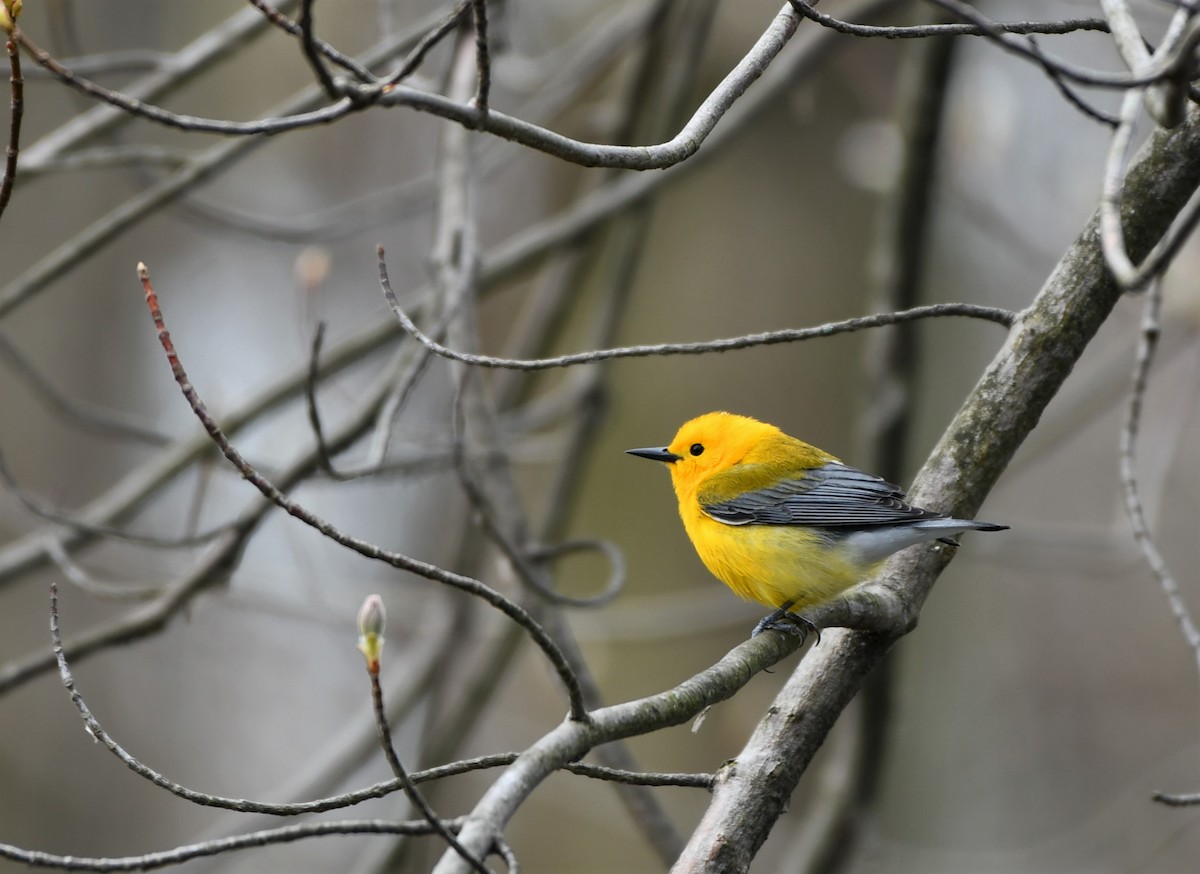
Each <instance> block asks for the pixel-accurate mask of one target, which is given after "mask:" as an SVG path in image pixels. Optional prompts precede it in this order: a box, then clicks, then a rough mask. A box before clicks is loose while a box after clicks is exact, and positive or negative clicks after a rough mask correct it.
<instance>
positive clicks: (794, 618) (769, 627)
mask: <svg viewBox="0 0 1200 874" xmlns="http://www.w3.org/2000/svg"><path fill="white" fill-rule="evenodd" d="M791 606H792V605H791V604H784V605H783V606H782V607H779V608H778V609H776V610H772V611H771V612H770V613H768V614H767V615H766V616H764V617H763V618H762V619H760V620H759V621H758V624H757V625H755V626H754V630H753V631H751V632H750V636H751V637H758V635H760V634H762V633H763V632H764V631H778V632H780V633H782V634H790V635H791V636H792V637H798V638H800V645H801V646H804V641H805V640H807V639H808V635H809V633H810V632H811V633H813V634H815V635H816V636H817V643H820V642H821V629H819V628H817V626H815V625H813V624H812V623H811V622H809V621H808V620H807V619H805V618H804V617H803V616H801V615H799V614H797V613H791V612H789V610H790V608H791Z"/></svg>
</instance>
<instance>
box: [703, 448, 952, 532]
mask: <svg viewBox="0 0 1200 874" xmlns="http://www.w3.org/2000/svg"><path fill="white" fill-rule="evenodd" d="M701 509H703V511H704V512H705V513H706V514H707V515H709V516H711V517H712V518H714V519H716V520H717V521H719V522H724V523H726V524H727V525H801V526H807V527H813V528H838V529H846V528H866V527H872V526H876V525H896V524H899V523H902V522H911V521H914V520H917V519H936V518H939V517H940V515H941V514H939V513H934V512H931V511H929V510H922V509H920V508H917V507H913V506H912V505H911V504H909V503H908V501H907V500H906V498H905V495H904V492H903V491H901V490H900V487H899V486H897V485H894V484H892V483H889V482H888V481H886V480H884V479H882V478H881V477H877V476H872V475H871V474H869V473H863V472H862V471H861V470H856V469H854V468H853V467H848V466H846V465H844V464H841V463H839V462H830V463H828V464H825V465H822V466H821V467H818V468H814V469H812V470H810V471H808V472H806V474H805V475H804V477H802V478H796V479H785V480H782V481H780V482H778V483H775V484H773V485H771V486H768V487H766V488H761V489H756V490H754V491H750V492H745V493H743V494H741V495H738V496H737V497H735V498H729V499H726V500H721V501H713V502H710V503H705V501H704V496H703V495H701Z"/></svg>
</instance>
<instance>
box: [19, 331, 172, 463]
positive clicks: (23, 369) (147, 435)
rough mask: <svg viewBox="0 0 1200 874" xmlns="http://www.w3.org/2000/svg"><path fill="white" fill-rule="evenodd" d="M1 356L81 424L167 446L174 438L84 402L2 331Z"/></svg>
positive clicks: (53, 407)
mask: <svg viewBox="0 0 1200 874" xmlns="http://www.w3.org/2000/svg"><path fill="white" fill-rule="evenodd" d="M0 358H3V359H5V360H7V361H8V363H9V364H10V365H12V368H13V370H14V371H15V372H16V374H17V376H18V377H20V378H21V379H23V380H24V381H25V382H27V383H28V384H29V386H30V388H31V389H33V392H34V395H35V397H37V398H38V399H39V400H41V401H43V402H44V403H45V405H46V406H47V407H49V409H50V410H51V411H53V412H55V413H58V414H59V415H61V416H62V417H63V418H64V419H66V420H67V421H69V422H72V423H74V424H76V425H78V426H79V427H80V428H83V429H86V430H89V431H92V432H94V433H97V434H105V435H107V436H110V437H121V438H126V439H129V440H137V441H140V442H142V443H147V444H149V445H151V446H164V445H166V444H167V443H169V442H170V438H169V437H167V435H165V434H163V433H161V432H159V431H156V430H154V429H153V428H150V427H149V426H148V425H145V424H143V423H141V422H140V421H137V420H136V419H135V418H134V417H133V416H130V415H127V414H122V413H120V412H117V411H114V410H107V409H103V408H99V407H93V406H91V405H88V404H82V403H79V402H77V401H74V400H72V399H71V398H69V397H67V396H66V395H64V394H63V393H62V392H61V391H59V389H58V386H56V385H55V384H54V383H53V382H52V381H51V380H50V378H49V377H48V376H46V374H44V373H42V371H41V369H40V368H39V367H38V365H37V364H35V363H34V362H33V360H32V359H30V357H29V356H28V355H26V354H25V353H24V352H22V351H21V349H20V348H18V347H17V345H16V344H15V343H13V342H12V340H10V339H9V338H8V335H7V334H5V333H4V332H2V331H0Z"/></svg>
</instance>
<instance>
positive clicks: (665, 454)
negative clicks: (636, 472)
mask: <svg viewBox="0 0 1200 874" xmlns="http://www.w3.org/2000/svg"><path fill="white" fill-rule="evenodd" d="M625 452H626V454H628V455H636V456H638V457H639V458H649V459H650V460H651V461H665V462H666V463H667V464H674V463H675V462H677V461H679V459H681V458H683V456H682V455H676V454H675V453H674V452H671V451H670V450H669V449H667V447H665V446H656V447H650V448H647V449H626V450H625Z"/></svg>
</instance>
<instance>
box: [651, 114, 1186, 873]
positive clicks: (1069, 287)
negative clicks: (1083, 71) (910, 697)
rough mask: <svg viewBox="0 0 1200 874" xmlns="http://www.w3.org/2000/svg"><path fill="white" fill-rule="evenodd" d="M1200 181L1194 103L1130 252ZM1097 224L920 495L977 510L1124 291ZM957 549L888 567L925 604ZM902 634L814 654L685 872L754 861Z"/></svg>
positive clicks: (1134, 182)
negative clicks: (840, 719) (834, 729)
mask: <svg viewBox="0 0 1200 874" xmlns="http://www.w3.org/2000/svg"><path fill="white" fill-rule="evenodd" d="M1198 185H1200V110H1197V109H1196V108H1193V109H1192V111H1191V112H1190V113H1189V114H1188V118H1187V120H1186V122H1185V123H1184V124H1183V125H1182V126H1181V127H1179V128H1177V129H1175V130H1173V131H1162V130H1160V131H1158V132H1157V133H1156V134H1155V135H1154V136H1153V137H1152V138H1151V140H1150V143H1149V144H1148V146H1147V148H1146V149H1145V150H1143V153H1142V155H1141V156H1140V159H1139V160H1138V161H1137V163H1136V165H1135V166H1134V167H1133V169H1132V170H1131V171H1130V174H1129V179H1128V183H1127V188H1126V192H1127V197H1126V198H1125V201H1124V204H1125V206H1124V216H1123V218H1124V222H1125V227H1126V232H1127V233H1128V235H1129V248H1130V252H1131V254H1134V255H1135V257H1141V256H1142V255H1144V254H1145V253H1146V252H1147V251H1148V250H1149V249H1150V248H1151V247H1152V246H1153V244H1154V243H1155V241H1156V240H1158V239H1159V237H1161V236H1162V234H1163V233H1165V232H1166V230H1167V228H1168V227H1169V226H1170V224H1171V221H1172V219H1173V218H1174V217H1175V215H1176V213H1178V212H1179V210H1181V209H1182V208H1183V207H1184V205H1185V204H1186V203H1187V201H1188V198H1189V197H1190V196H1191V194H1192V192H1193V191H1194V190H1195V189H1196V188H1197V186H1198ZM1097 227H1098V218H1097V217H1096V216H1093V217H1092V220H1091V221H1090V222H1089V223H1088V225H1087V226H1086V227H1085V228H1084V229H1083V232H1082V233H1081V234H1080V235H1079V237H1078V239H1077V240H1076V241H1075V243H1074V244H1073V245H1072V246H1071V247H1070V248H1069V249H1068V250H1067V252H1066V254H1065V255H1064V256H1063V258H1062V260H1061V261H1060V262H1059V264H1058V266H1057V267H1056V268H1055V270H1054V272H1053V273H1052V274H1051V276H1050V278H1049V280H1048V281H1047V282H1046V284H1045V286H1044V287H1043V288H1042V290H1041V292H1040V293H1039V294H1038V296H1037V299H1036V300H1035V301H1034V303H1033V305H1032V306H1031V307H1030V308H1029V309H1028V310H1026V311H1025V312H1024V313H1022V315H1021V317H1020V318H1019V319H1018V322H1017V324H1016V325H1015V327H1014V328H1013V330H1012V332H1011V334H1010V335H1009V338H1008V341H1007V342H1006V343H1005V345H1004V347H1003V348H1002V349H1001V350H1000V352H999V353H998V354H997V355H996V357H995V359H994V360H993V362H992V364H991V366H989V367H988V369H987V371H986V372H985V373H984V375H983V377H982V378H981V379H980V381H979V383H978V385H977V386H976V387H975V390H974V391H973V392H972V393H971V395H970V396H969V397H968V398H967V400H966V402H965V403H964V405H963V407H962V409H961V410H960V411H959V413H958V415H957V416H956V417H955V419H954V421H953V422H952V423H951V425H950V427H949V428H948V429H947V430H946V433H945V434H944V435H943V437H942V440H941V442H940V443H939V444H938V446H937V448H936V449H935V450H934V452H933V454H932V456H931V457H930V458H929V460H928V461H927V462H926V464H925V467H924V468H923V469H922V470H921V473H920V474H919V475H918V477H917V480H916V484H915V486H914V488H913V490H912V492H911V497H912V499H913V501H914V502H915V503H917V504H918V505H919V506H923V507H933V508H936V509H939V510H942V511H945V512H949V513H952V514H954V515H965V516H967V517H968V518H969V517H970V516H972V515H974V512H975V510H976V509H977V508H978V507H979V505H980V504H981V503H982V501H983V498H984V496H985V495H986V494H987V493H988V491H989V490H990V489H991V487H992V485H993V484H994V483H995V482H996V480H997V478H998V477H999V476H1000V474H1001V472H1002V471H1003V470H1004V468H1005V466H1006V465H1007V464H1008V462H1009V460H1010V459H1011V458H1012V455H1013V453H1014V452H1015V451H1016V450H1017V447H1018V446H1020V444H1021V442H1022V441H1023V440H1024V439H1025V437H1026V436H1027V435H1028V434H1029V432H1030V431H1032V430H1033V428H1034V427H1035V426H1036V425H1037V423H1038V419H1039V418H1040V417H1041V414H1042V411H1043V410H1044V409H1045V408H1046V405H1047V404H1048V403H1049V402H1050V400H1051V399H1052V398H1053V397H1054V396H1055V395H1056V394H1057V393H1058V390H1059V388H1060V387H1061V385H1062V383H1063V381H1064V380H1065V379H1066V378H1067V375H1068V374H1069V373H1070V372H1071V369H1072V368H1073V367H1074V366H1075V362H1076V361H1078V360H1079V357H1080V355H1082V354H1083V351H1084V349H1086V348H1087V346H1088V344H1089V343H1090V342H1091V339H1092V338H1093V337H1094V336H1095V334H1096V331H1097V330H1098V329H1099V328H1100V325H1101V324H1103V322H1104V320H1105V319H1106V318H1107V317H1108V315H1109V313H1110V312H1111V311H1112V309H1113V307H1114V306H1115V305H1116V303H1117V300H1118V299H1119V298H1120V295H1121V292H1120V289H1119V287H1118V286H1117V283H1116V282H1115V281H1114V280H1113V277H1112V275H1111V274H1110V273H1109V271H1108V269H1107V267H1106V266H1105V263H1104V256H1103V253H1102V252H1101V251H1100V246H1099V240H1098V231H1097ZM949 559H950V555H949V552H948V551H946V550H908V551H907V552H906V553H901V554H899V555H897V556H895V557H894V558H893V560H891V561H890V562H889V563H888V566H887V568H886V573H887V575H888V576H889V577H890V578H892V579H895V580H899V581H903V582H902V583H901V585H903V586H904V589H905V591H906V593H907V594H908V595H909V596H910V597H911V598H912V601H913V603H914V604H916V605H917V606H918V607H919V606H920V604H921V603H923V602H924V599H925V597H926V596H927V595H928V593H929V590H930V588H931V587H932V586H933V583H934V580H935V579H936V578H937V575H938V574H939V573H940V572H941V570H942V568H943V567H945V565H946V564H947V563H948V561H949ZM894 640H895V635H894V634H878V635H872V634H866V633H862V632H849V631H846V632H835V633H833V634H830V635H828V637H827V643H823V644H822V645H821V646H819V647H817V648H815V649H814V650H813V651H812V652H811V653H810V654H809V655H808V657H807V658H805V659H804V661H802V662H801V664H800V666H799V668H797V670H796V673H795V675H794V676H793V677H792V678H791V680H790V681H789V682H788V684H787V686H786V687H785V688H784V689H783V691H782V692H781V693H780V695H779V697H778V698H777V699H776V702H775V706H774V707H772V708H771V711H770V713H769V715H768V717H767V718H766V719H765V720H764V721H763V722H762V723H761V724H760V725H759V727H758V729H757V730H756V732H755V734H754V736H753V737H752V738H751V740H750V742H749V743H748V744H747V746H746V748H745V750H744V751H743V753H742V755H741V756H739V757H738V759H737V762H736V764H734V765H732V766H730V767H727V768H726V769H725V770H724V771H723V772H722V773H721V774H720V775H719V776H718V780H717V784H716V786H715V788H714V792H713V803H712V805H711V806H710V807H709V809H708V812H707V813H706V814H705V816H704V819H703V820H702V821H701V823H700V826H699V827H698V828H697V830H696V832H695V834H694V835H693V838H692V841H691V843H690V844H689V845H688V848H687V849H686V850H685V851H684V854H683V856H682V857H680V860H679V861H678V863H677V864H676V866H675V869H674V870H675V871H676V872H691V871H705V872H723V871H745V870H746V869H747V867H748V866H749V864H750V861H751V860H752V859H753V858H754V856H755V854H756V853H757V852H758V849H759V848H760V847H761V846H762V844H763V842H764V841H765V840H766V838H767V835H768V834H769V832H770V829H771V826H772V825H774V822H775V820H776V819H777V818H778V817H779V815H780V814H781V813H782V812H783V810H784V809H785V808H786V806H787V803H788V799H789V798H790V797H791V794H792V790H793V789H794V788H795V786H796V783H797V782H798V781H799V779H800V776H801V775H802V774H803V773H804V770H805V768H806V767H807V766H808V763H809V761H811V759H812V757H813V754H814V753H815V752H816V751H817V749H818V748H819V747H820V746H821V744H822V743H823V742H824V740H825V736H826V734H827V733H828V731H829V728H830V727H831V726H832V725H833V722H834V720H835V719H836V718H837V715H838V714H839V713H840V712H841V710H842V708H843V707H845V705H846V703H847V702H849V700H850V699H851V698H852V697H853V696H854V694H855V692H857V691H858V688H859V686H860V685H861V684H862V681H863V679H864V678H865V677H866V676H867V674H868V673H869V672H870V671H871V669H872V668H873V667H874V666H875V665H876V664H878V662H879V660H880V659H881V658H882V657H883V655H884V653H886V652H887V650H888V648H889V647H890V646H891V644H892V643H893V641H894Z"/></svg>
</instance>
